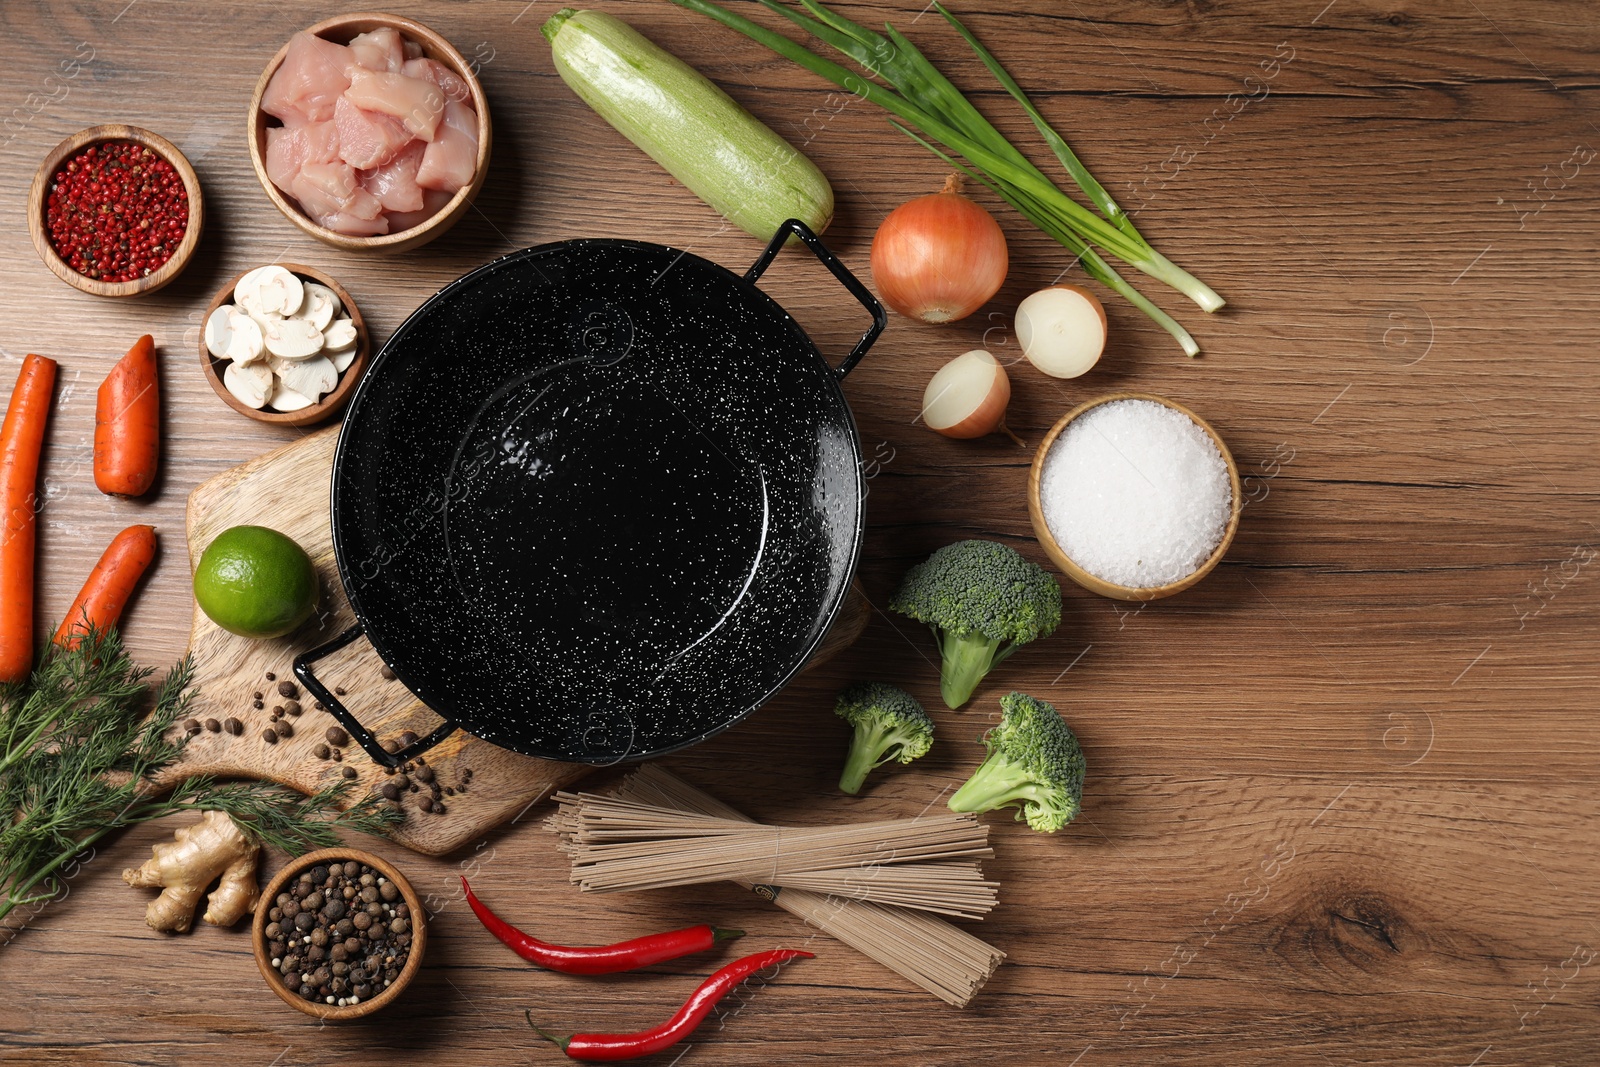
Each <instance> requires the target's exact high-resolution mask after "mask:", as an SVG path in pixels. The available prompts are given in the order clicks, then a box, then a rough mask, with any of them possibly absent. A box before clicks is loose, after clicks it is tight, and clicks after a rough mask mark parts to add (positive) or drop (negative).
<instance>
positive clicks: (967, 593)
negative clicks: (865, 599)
mask: <svg viewBox="0 0 1600 1067" xmlns="http://www.w3.org/2000/svg"><path fill="white" fill-rule="evenodd" d="M889 607H890V608H891V609H892V610H894V611H898V612H899V613H900V614H902V615H909V616H911V617H912V618H913V619H916V620H917V621H918V622H924V623H927V624H928V625H929V626H930V627H932V628H933V636H934V639H935V640H936V641H938V643H939V653H940V655H941V657H942V658H943V663H942V664H941V665H940V668H939V693H940V695H941V696H943V697H944V702H945V703H946V704H947V705H949V706H950V707H951V708H959V707H960V706H961V705H963V704H965V703H966V702H967V701H968V700H971V699H972V691H973V690H974V689H976V688H977V687H978V683H979V682H981V681H983V676H984V675H986V674H988V673H989V672H990V671H991V670H993V669H994V667H995V665H996V664H998V663H999V662H1000V661H1001V660H1003V659H1005V658H1006V657H1007V656H1009V655H1011V653H1013V652H1015V651H1016V650H1017V649H1019V648H1021V647H1022V646H1023V645H1025V644H1027V643H1028V642H1029V641H1036V640H1038V639H1039V638H1041V637H1047V636H1049V635H1050V634H1051V633H1053V632H1054V631H1055V628H1056V625H1057V624H1058V623H1060V622H1061V587H1060V586H1059V585H1057V584H1056V580H1055V579H1054V578H1052V577H1050V575H1048V574H1046V573H1045V571H1044V569H1043V568H1042V567H1040V566H1039V565H1038V564H1037V563H1030V562H1029V561H1027V560H1025V559H1023V558H1022V557H1021V556H1020V555H1018V554H1017V552H1016V550H1015V549H1012V548H1008V547H1006V546H1005V545H1002V544H997V543H995V542H994V541H957V542H956V543H955V544H953V545H945V546H944V547H943V548H941V549H939V551H937V552H935V553H934V554H933V555H931V556H929V557H928V558H927V559H926V560H924V561H923V562H922V563H919V564H917V565H916V566H915V567H912V568H911V570H910V571H908V572H906V576H905V579H904V580H903V581H902V582H901V583H900V589H899V591H898V592H896V593H895V595H894V598H893V599H892V600H890V601H889Z"/></svg>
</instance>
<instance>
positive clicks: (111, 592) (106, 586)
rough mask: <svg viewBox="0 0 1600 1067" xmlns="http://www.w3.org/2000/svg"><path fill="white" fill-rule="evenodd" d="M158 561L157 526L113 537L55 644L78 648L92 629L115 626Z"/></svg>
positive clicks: (57, 632) (68, 615) (64, 621)
mask: <svg viewBox="0 0 1600 1067" xmlns="http://www.w3.org/2000/svg"><path fill="white" fill-rule="evenodd" d="M155 558H156V528H155V527H154V526H130V527H128V528H127V529H126V530H123V531H122V532H121V533H119V534H117V536H116V537H114V538H112V540H111V544H109V545H108V546H106V550H105V552H104V553H102V554H101V556H100V562H99V563H96V564H95V565H94V570H92V571H90V572H89V580H88V581H86V582H84V583H83V588H82V589H80V590H79V591H78V599H76V600H74V601H73V602H72V607H70V608H68V609H67V617H66V618H64V619H62V620H61V628H60V629H59V630H57V631H56V644H58V645H64V646H66V647H68V648H76V647H77V644H78V638H79V637H81V636H82V635H83V634H85V633H87V632H88V631H89V630H90V629H91V628H92V629H94V630H96V631H100V630H105V629H109V628H110V627H112V626H115V625H116V624H117V620H118V619H120V618H122V609H123V607H125V606H126V605H127V603H128V597H130V596H132V595H133V588H134V586H136V585H138V584H139V579H140V578H141V577H143V575H144V572H145V568H147V567H149V566H150V561H151V560H153V559H155Z"/></svg>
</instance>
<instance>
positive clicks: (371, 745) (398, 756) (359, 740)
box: [294, 622, 456, 768]
mask: <svg viewBox="0 0 1600 1067" xmlns="http://www.w3.org/2000/svg"><path fill="white" fill-rule="evenodd" d="M365 632H366V631H365V630H363V629H362V628H361V624H360V623H359V622H358V623H356V624H355V625H354V626H352V627H350V629H348V630H346V631H345V632H344V633H342V634H340V635H339V636H338V637H335V638H334V639H333V640H332V641H329V642H328V643H327V644H325V645H319V646H318V647H316V648H313V649H312V650H311V651H309V652H302V653H300V654H299V655H298V656H296V657H295V658H294V676H295V677H296V678H298V679H300V684H302V685H304V686H305V687H306V689H307V690H309V691H310V693H311V695H312V696H314V697H316V698H317V699H318V700H320V701H322V705H323V707H325V708H327V709H328V711H329V712H331V713H332V714H333V717H334V718H335V719H338V720H339V724H340V725H341V726H343V727H344V728H345V730H346V731H348V732H349V734H350V736H351V737H353V738H354V739H355V742H356V744H358V745H360V746H361V747H362V748H363V749H365V750H366V753H367V755H369V756H371V757H372V758H373V760H374V761H375V762H376V763H378V764H379V765H380V766H383V767H394V768H398V767H400V766H402V765H403V764H405V763H408V762H410V761H411V760H413V759H415V758H416V757H418V756H420V755H422V754H423V753H424V752H426V751H428V749H430V748H432V747H433V746H434V745H437V744H438V743H439V742H440V741H443V740H444V739H445V738H447V737H449V736H450V735H451V734H453V733H455V732H456V724H455V723H453V722H445V723H442V724H440V726H439V728H438V729H436V730H434V731H433V733H431V734H429V735H428V736H427V737H424V738H422V739H421V740H418V741H414V742H412V743H411V744H410V745H408V746H407V747H405V748H402V749H401V750H400V751H399V752H385V751H384V748H383V745H382V743H380V742H379V741H378V739H377V737H376V736H374V735H373V733H372V731H371V730H369V729H367V728H366V727H365V726H363V725H362V724H361V721H360V720H359V719H357V718H356V717H355V715H354V714H352V713H351V712H350V709H349V708H346V707H345V706H344V705H343V704H341V703H339V698H338V697H336V696H334V695H333V694H332V693H331V692H329V691H328V687H327V686H325V685H323V684H322V682H321V681H319V680H318V678H317V676H316V674H315V673H313V672H312V670H311V665H312V664H313V663H315V662H317V660H319V659H322V658H324V657H326V656H330V655H332V654H333V653H335V652H337V651H339V650H340V649H341V648H343V647H344V646H346V645H348V644H349V643H350V642H352V641H354V640H355V639H356V638H358V637H360V636H362V634H364V633H365Z"/></svg>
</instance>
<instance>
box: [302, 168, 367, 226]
mask: <svg viewBox="0 0 1600 1067" xmlns="http://www.w3.org/2000/svg"><path fill="white" fill-rule="evenodd" d="M293 192H294V198H295V199H296V200H298V201H300V206H301V207H303V208H305V209H306V211H308V212H310V213H311V214H312V215H352V216H354V217H356V218H359V219H369V220H370V219H375V218H377V217H378V214H379V213H380V212H381V211H382V210H383V205H382V204H380V203H378V198H377V197H375V196H373V195H372V194H371V193H369V192H367V191H366V190H365V189H363V188H361V185H360V183H359V182H357V181H356V172H355V170H354V169H353V168H352V167H350V166H349V165H348V164H345V163H307V164H305V165H304V166H303V167H301V168H300V173H299V174H297V175H295V179H294V182H293Z"/></svg>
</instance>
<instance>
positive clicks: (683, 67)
mask: <svg viewBox="0 0 1600 1067" xmlns="http://www.w3.org/2000/svg"><path fill="white" fill-rule="evenodd" d="M544 35H545V37H546V38H547V39H548V40H549V41H550V51H551V55H552V57H553V58H554V60H555V65H556V70H557V72H559V73H560V75H561V79H562V80H563V81H565V82H566V83H567V85H568V86H570V87H571V88H572V91H573V92H575V93H577V94H578V95H579V96H580V97H582V98H583V100H584V102H585V103H587V104H588V105H589V106H590V107H592V108H594V110H595V111H596V112H597V113H598V114H599V115H600V117H601V118H603V119H605V120H606V121H607V122H609V123H611V125H613V126H615V127H616V128H617V130H618V131H619V132H620V133H621V134H622V135H623V136H624V137H626V138H627V139H628V140H630V141H632V142H633V143H634V144H636V145H638V146H639V147H640V148H641V149H643V150H644V152H645V154H646V155H648V156H649V157H650V158H651V159H653V160H655V161H656V162H657V163H659V164H661V165H662V166H663V167H665V168H666V169H667V172H668V173H670V174H671V175H672V176H673V177H674V178H677V179H678V180H679V181H680V182H682V183H683V184H684V185H685V186H687V187H688V188H689V190H690V191H691V192H693V193H694V194H695V195H696V196H698V197H699V198H700V199H701V200H704V201H705V202H706V203H707V204H709V205H710V206H711V207H712V209H713V210H715V211H717V212H718V213H720V214H721V215H722V216H723V217H725V218H726V219H727V220H728V221H729V222H732V223H733V224H734V225H735V226H738V227H739V228H740V229H742V230H744V231H745V232H746V233H750V234H753V235H754V236H756V237H760V238H762V239H763V240H765V239H767V238H770V237H771V236H772V235H773V234H774V233H776V232H777V230H778V227H779V226H780V225H781V224H782V223H783V222H784V220H785V219H791V218H793V219H799V220H800V221H802V222H804V223H805V224H806V225H808V226H810V227H811V228H812V229H813V230H815V231H816V232H817V233H821V232H822V231H823V230H824V229H825V228H826V227H827V225H828V223H830V222H832V221H833V187H832V186H830V185H829V184H828V179H827V178H825V177H823V174H822V172H821V171H820V170H818V169H817V167H816V164H814V163H812V162H811V160H809V159H807V158H806V157H805V156H804V155H802V154H801V153H800V152H799V151H798V150H796V149H795V148H793V147H791V146H790V145H789V143H788V142H787V141H785V140H784V139H783V138H782V137H779V136H778V135H777V134H776V133H774V132H772V130H771V129H769V128H768V127H767V126H765V125H764V124H762V122H761V121H760V120H759V119H757V118H756V117H755V116H754V115H752V114H750V112H748V111H746V110H745V109H744V108H742V107H740V106H739V104H738V103H736V102H735V101H734V100H733V98H732V97H730V96H729V95H728V94H727V93H725V92H723V91H722V90H721V89H719V88H717V87H716V86H715V85H713V84H711V82H710V81H708V80H707V79H706V78H705V76H704V75H702V74H701V73H700V72H699V71H697V70H695V69H694V68H693V67H691V66H689V65H688V64H687V63H685V62H684V61H683V60H681V59H679V58H678V57H677V56H675V55H673V54H672V53H670V52H667V51H665V50H663V49H662V48H660V47H658V46H657V45H655V44H654V43H652V42H651V41H650V39H649V38H647V37H645V36H644V35H642V34H640V33H639V32H638V31H637V30H635V29H634V28H633V27H631V26H629V25H628V24H627V23H626V22H623V21H622V20H621V19H619V18H615V17H613V16H611V15H607V14H605V13H603V12H600V11H575V10H573V9H572V8H570V7H569V8H563V9H562V10H561V11H558V12H557V13H556V14H555V15H552V16H551V17H550V20H549V21H548V22H546V23H545V24H544Z"/></svg>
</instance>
